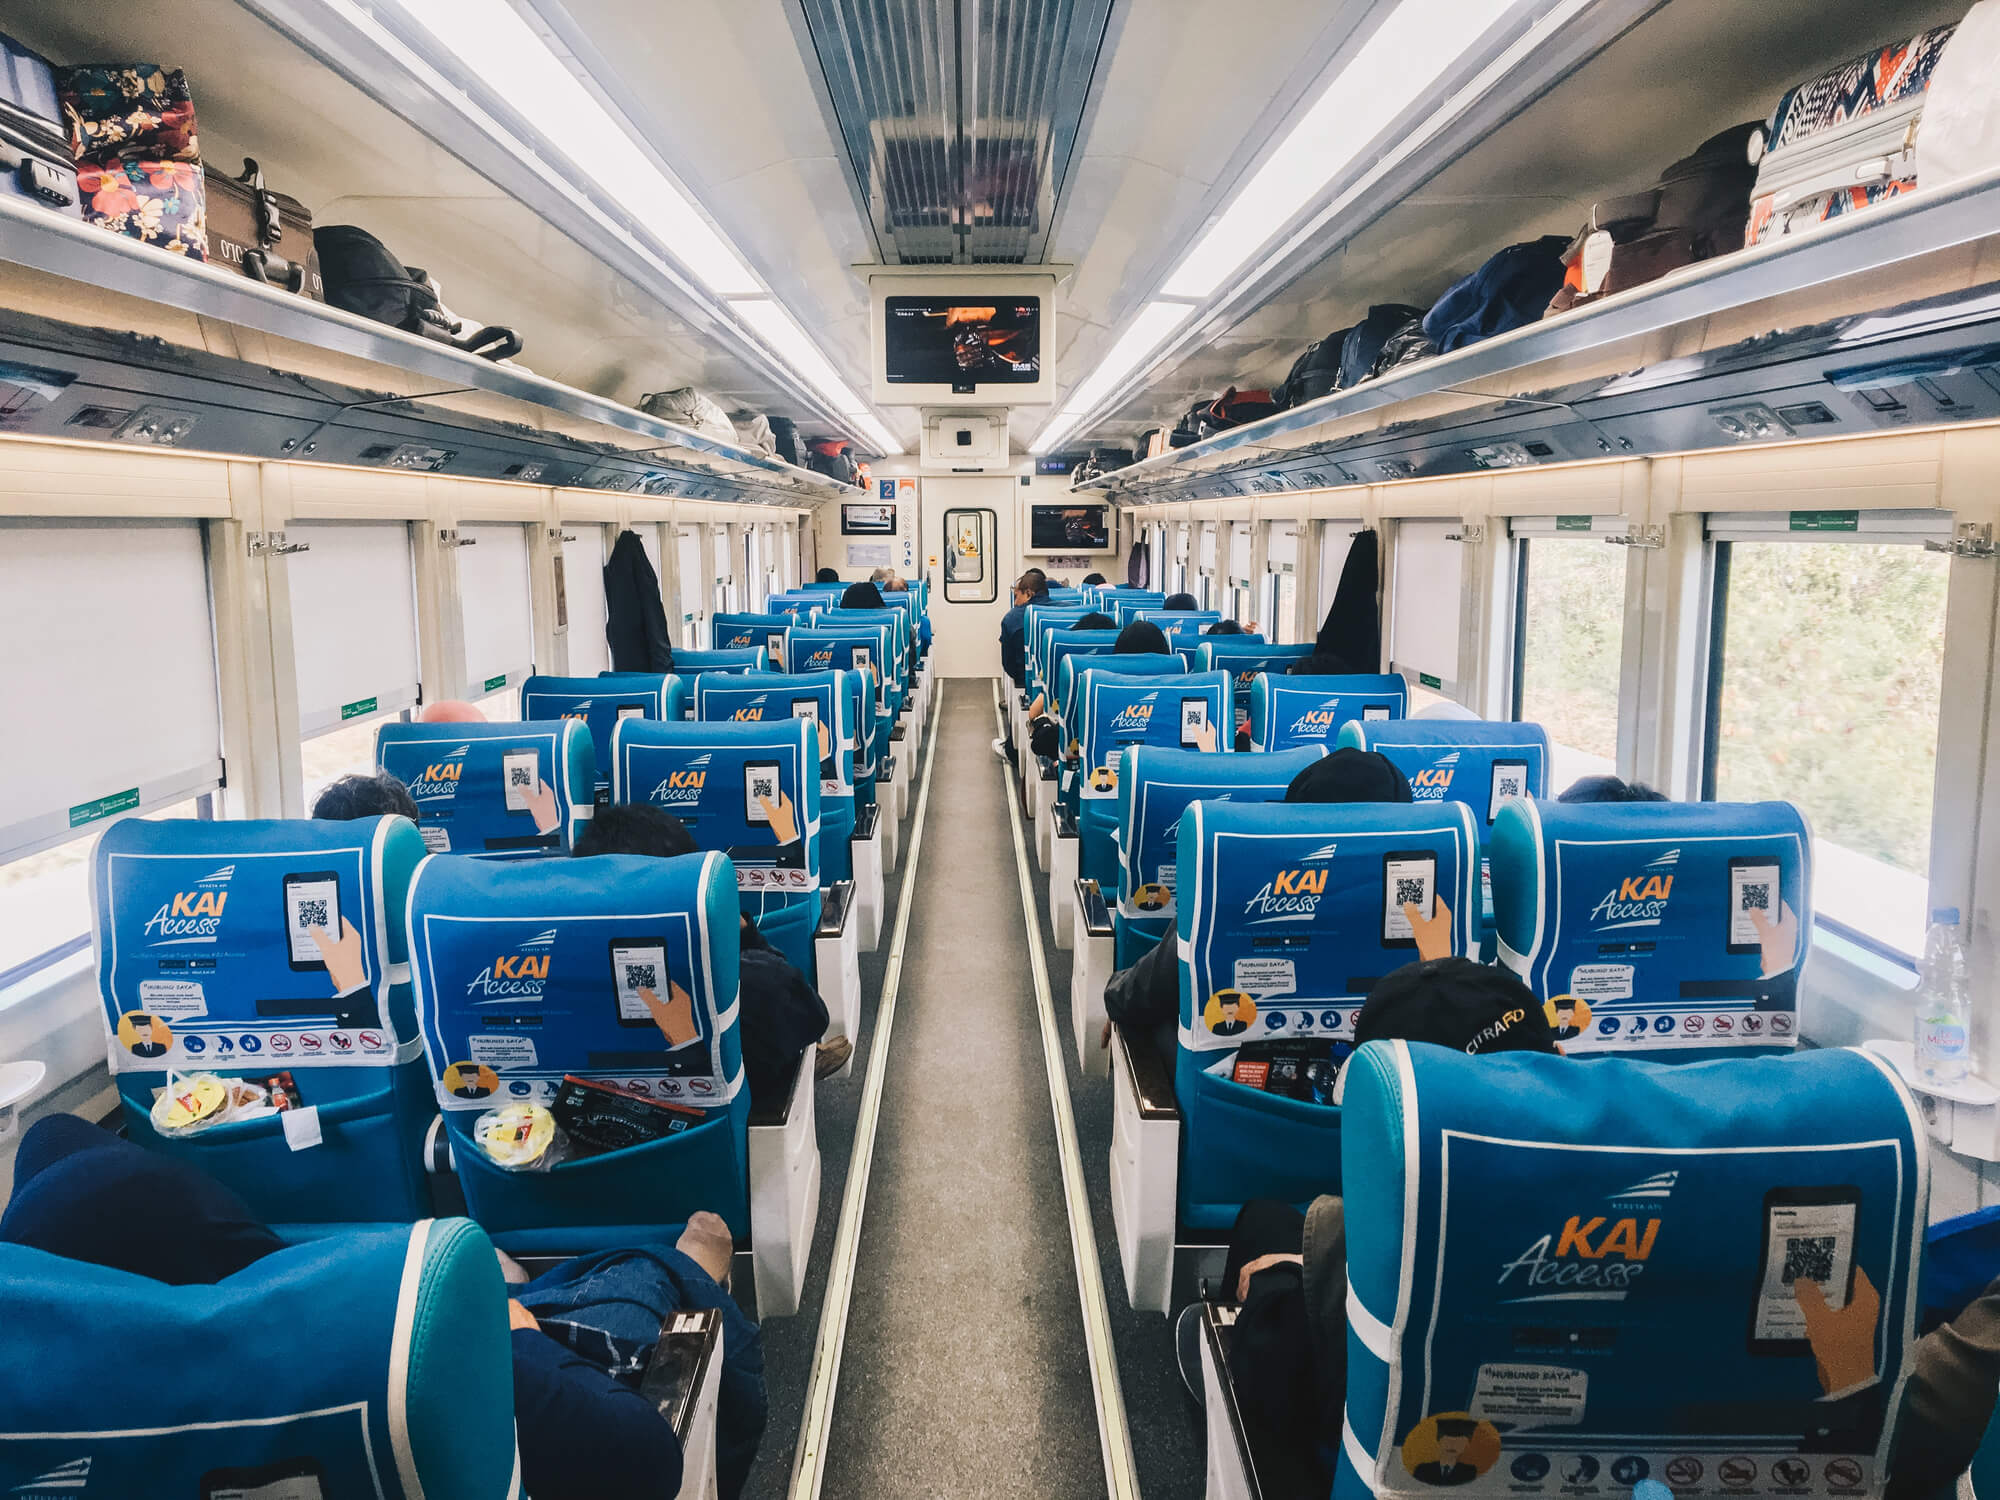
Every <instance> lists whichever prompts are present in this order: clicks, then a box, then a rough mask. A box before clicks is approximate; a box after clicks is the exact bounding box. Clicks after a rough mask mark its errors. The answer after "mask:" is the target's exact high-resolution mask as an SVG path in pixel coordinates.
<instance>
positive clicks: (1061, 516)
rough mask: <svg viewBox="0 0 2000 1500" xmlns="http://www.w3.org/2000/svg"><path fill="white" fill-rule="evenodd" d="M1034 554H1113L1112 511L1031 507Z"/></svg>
mask: <svg viewBox="0 0 2000 1500" xmlns="http://www.w3.org/2000/svg"><path fill="white" fill-rule="evenodd" d="M1028 550H1029V551H1030V552H1109V551H1110V550H1111V510H1110V507H1108V506H1103V505H1031V506H1029V507H1028Z"/></svg>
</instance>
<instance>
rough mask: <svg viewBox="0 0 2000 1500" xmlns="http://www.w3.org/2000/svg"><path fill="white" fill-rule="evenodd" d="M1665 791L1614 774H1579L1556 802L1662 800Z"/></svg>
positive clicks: (1665, 797) (1663, 799) (1665, 795)
mask: <svg viewBox="0 0 2000 1500" xmlns="http://www.w3.org/2000/svg"><path fill="white" fill-rule="evenodd" d="M1666 800H1667V794H1666V793H1665V792H1656V791H1654V790H1653V789H1652V788H1651V787H1649V786H1647V785H1646V783H1645V782H1643V781H1621V780H1619V778H1618V777H1616V776H1579V777H1578V778H1577V779H1576V780H1575V781H1572V782H1571V783H1570V784H1569V789H1568V790H1567V791H1565V792H1564V793H1563V794H1562V795H1561V796H1559V797H1557V798H1556V801H1558V802H1664V801H1666Z"/></svg>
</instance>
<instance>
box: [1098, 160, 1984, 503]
mask: <svg viewBox="0 0 2000 1500" xmlns="http://www.w3.org/2000/svg"><path fill="white" fill-rule="evenodd" d="M1996 226H2000V173H1991V174H1987V175H1983V176H1980V177H1977V178H1970V179H1967V180H1965V181H1963V182H1960V183H1955V184H1952V185H1951V186H1948V187H1943V188H1938V189H1932V190H1926V191H1924V192H1921V193H1916V194H1912V195H1910V196H1908V197H1906V198H1901V199H1898V200H1896V201H1894V202H1892V203H1890V204H1887V205H1885V206H1883V207H1880V208H1875V209H1871V210H1870V211H1869V212H1867V213H1865V214H1856V215H1853V216H1852V217H1847V218H1840V219H1836V220H1834V221H1833V222H1832V223H1830V224H1828V225H1826V226H1824V227H1823V228H1820V229H1818V230H1816V231H1814V232H1813V233H1811V234H1808V235H1803V236H1798V237H1795V238H1787V239H1782V240H1778V241H1775V242H1773V243H1771V244H1768V245H1764V246H1761V247H1758V248H1756V249H1751V250H1746V251H1744V252H1742V253H1741V254H1738V255H1731V256H1726V257H1722V258H1718V259H1716V260H1711V261H1706V262H1703V263H1702V264H1701V265H1700V266H1699V267H1698V268H1696V269H1693V270H1690V271H1687V272H1683V273H1679V274H1676V275H1672V276H1668V277H1666V278H1664V279H1662V280H1659V281H1655V282H1652V283H1649V284H1648V285H1646V286H1644V287H1640V288H1637V289H1635V290H1633V291H1630V292H1626V293H1622V294H1620V295H1618V296H1616V297H1611V298H1607V299H1606V300H1604V301H1602V302H1599V303H1595V304H1592V305H1591V306H1589V307H1586V308H1581V309H1578V310H1576V311H1574V312H1570V313H1567V314H1564V315H1562V316H1560V317H1556V318H1551V319H1548V320H1546V321H1544V322H1541V323H1537V324H1533V325H1531V326H1529V327H1526V328H1520V329H1516V330H1514V331H1513V332H1511V333H1506V334H1501V335H1499V336H1498V337H1495V338H1491V339H1488V340H1486V341H1484V342H1482V343H1478V344H1474V345H1471V346H1469V347H1467V348H1464V349H1459V350H1456V351H1454V352H1453V353H1450V354H1446V355H1441V356H1438V357H1436V358H1433V359H1428V360H1424V361H1422V362H1420V363H1417V364H1412V365H1410V366H1408V367H1407V368H1405V369H1402V370H1398V371H1396V372H1394V373H1392V374H1389V375H1386V376H1383V377H1382V378H1380V379H1377V380H1373V381H1369V382H1367V383H1366V384H1363V385H1359V386H1356V387H1353V388H1351V389H1348V390H1344V391H1340V392H1337V393H1335V394H1334V395H1331V396H1326V397H1323V398H1321V399H1320V400H1317V401H1310V402H1307V403H1304V404H1303V405H1300V406H1297V407H1294V408H1293V409H1291V410H1289V411H1284V412H1280V413H1278V414H1276V415H1275V416H1270V417H1266V418H1264V419H1262V420H1261V421H1257V422H1253V423H1249V424H1246V425H1245V426H1242V427H1238V428H1233V429H1231V430H1229V431H1227V432H1223V433H1218V434H1217V435H1216V436H1214V437H1211V438H1208V439H1205V440H1204V441H1202V442H1199V443H1195V444H1192V445H1190V446H1189V447H1186V448H1181V449H1177V450H1175V451H1173V452H1171V453H1165V454H1161V455H1159V456H1157V457H1154V458H1149V459H1146V460H1144V461H1142V462H1140V463H1136V464H1132V465H1130V466H1128V467H1126V468H1123V469H1117V470H1113V471H1111V472H1109V473H1107V474H1104V475H1102V476H1100V477H1098V478H1095V479H1091V480H1087V481H1085V482H1084V483H1082V484H1079V485H1077V486H1076V488H1077V489H1079V490H1091V489H1094V490H1102V491H1104V492H1106V493H1107V494H1108V495H1110V496H1111V498H1113V499H1114V500H1116V501H1118V502H1119V503H1121V504H1125V505H1148V504H1158V503H1162V502H1167V501H1183V500H1200V499H1214V498H1219V497H1229V496H1236V495H1254V494H1282V493H1286V492H1292V491H1301V490H1320V489H1337V488H1342V487H1345V486H1351V485H1362V484H1380V483H1385V482H1389V481H1393V480H1398V479H1419V478H1436V477H1446V476H1450V475H1459V474H1475V473H1480V472H1484V471H1489V470H1498V469H1519V468H1533V467H1536V466H1539V465H1544V464H1553V463H1574V462H1581V461H1589V460H1594V459H1604V458H1636V457H1645V456H1649V455H1659V454H1667V453H1682V452H1689V451H1693V450H1698V449H1705V448H1724V447H1736V446H1744V445H1749V444H1756V443H1771V442H1783V441H1787V440H1791V439H1795V438H1827V437H1835V436H1844V435H1859V434H1863V433H1871V432H1883V431H1893V430H1896V429H1898V428H1906V427H1913V426H1937V425H1943V424H1951V423H1957V422H1964V421H1992V420H1996V419H2000V263H1996V262H1995V261H1994V260H1993V259H1992V257H1991V256H1990V254H1988V253H1986V251H1985V247H1982V246H1980V245H1978V244H1976V243H1975V242H1979V241H1988V242H1989V243H1991V242H1993V241H1994V237H1995V235H1996Z"/></svg>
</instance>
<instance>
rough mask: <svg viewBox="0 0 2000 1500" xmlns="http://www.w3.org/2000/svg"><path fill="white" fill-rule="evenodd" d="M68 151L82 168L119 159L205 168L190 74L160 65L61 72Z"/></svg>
mask: <svg viewBox="0 0 2000 1500" xmlns="http://www.w3.org/2000/svg"><path fill="white" fill-rule="evenodd" d="M56 83H57V87H58V88H59V90H60V92H61V96H62V107H63V116H64V118H65V119H66V120H67V121H68V122H69V149H70V152H71V154H72V155H74V156H75V157H76V159H77V160H78V161H79V162H87V161H97V162H109V161H110V160H111V159H112V158H113V157H118V156H140V157H144V158H145V159H147V160H149V161H187V162H197V163H198V162H200V160H201V142H200V140H199V138H198V137H197V136H196V133H195V120H194V95H193V94H191V93H190V92H189V91H188V81H187V74H185V73H183V72H182V71H181V70H180V69H179V68H162V67H160V66H159V65H158V64H156V63H87V64H85V65H83V66H82V67H76V68H61V69H58V70H57V74H56Z"/></svg>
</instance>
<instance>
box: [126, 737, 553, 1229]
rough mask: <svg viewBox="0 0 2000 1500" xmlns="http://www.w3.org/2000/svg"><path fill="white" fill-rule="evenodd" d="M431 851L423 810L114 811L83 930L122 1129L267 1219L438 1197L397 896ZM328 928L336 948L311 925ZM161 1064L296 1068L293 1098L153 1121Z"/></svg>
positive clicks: (413, 1207)
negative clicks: (433, 1192) (189, 815)
mask: <svg viewBox="0 0 2000 1500" xmlns="http://www.w3.org/2000/svg"><path fill="white" fill-rule="evenodd" d="M437 727H439V728H444V729H460V730H463V729H466V728H468V727H478V726H468V725H464V724H450V725H440V726H437ZM493 727H495V728H498V727H500V726H497V725H496V726H493ZM576 734H577V735H578V736H579V737H583V730H582V728H581V726H578V727H577V729H576ZM496 779H497V777H496ZM423 858H424V845H423V840H422V839H421V838H420V837H419V836H418V833H417V830H416V828H415V826H414V825H413V824H411V823H410V821H409V820H408V819H407V818H397V817H385V818H357V819H355V820H354V821H352V822H312V821H308V820H305V819H298V820H286V821H272V822H262V821H252V820H247V819H246V820H241V821H222V822H204V821H197V820H179V819H175V820H168V821H160V822H150V821H147V820H145V819H141V818H128V819H125V820H124V821H122V822H118V823H115V824H113V825H112V826H111V827H110V828H108V829H107V830H106V831H105V834H104V837H103V838H102V839H101V840H100V841H99V843H98V846H97V853H96V858H95V862H94V870H93V881H94V889H93V895H94V900H93V902H92V908H93V920H94V923H95V930H94V934H93V937H94V943H95V951H96V959H97V977H98V990H99V995H100V998H101V1004H102V1006H103V1014H104V1018H105V1023H106V1029H107V1040H106V1051H107V1055H108V1058H109V1063H110V1068H111V1074H112V1078H113V1081H114V1082H115V1083H116V1085H117V1088H118V1096H119V1103H120V1105H121V1112H122V1114H123V1117H124V1120H125V1124H126V1127H127V1129H128V1130H129V1132H130V1134H131V1137H132V1139H133V1140H135V1141H137V1142H138V1143H139V1144H140V1145H142V1146H145V1147H146V1148H148V1149H149V1150H154V1151H159V1152H161V1153H163V1154H165V1155H168V1156H173V1157H177V1158H179V1159H181V1160H184V1161H186V1162H188V1163H190V1164H191V1165H193V1166H196V1167H199V1168H201V1169H202V1170H203V1171H205V1172H208V1173H209V1174H210V1175H211V1176H214V1177H216V1178H218V1179H220V1180H221V1181H222V1182H224V1183H226V1184H228V1186H229V1187H231V1188H233V1189H234V1190H235V1191H236V1192H237V1193H238V1194H239V1195H240V1196H241V1197H242V1198H243V1199H244V1200H245V1201H246V1202H248V1203H249V1204H250V1206H251V1207H252V1208H254V1209H255V1210H256V1211H257V1213H258V1214H259V1216H261V1217H262V1218H263V1219H265V1220H266V1221H267V1222H269V1223H274V1224H283V1223H294V1222H318V1223H325V1222H336V1223H337V1222H358V1221H370V1220H372V1221H392V1220H393V1221H401V1222H405V1223H407V1222H408V1221H410V1220H412V1219H416V1218H420V1217H422V1216H423V1215H425V1214H427V1213H428V1212H430V1196H429V1189H428V1185H427V1184H426V1182H425V1180H424V1173H423V1165H422V1161H423V1141H424V1133H425V1131H426V1130H427V1129H428V1128H429V1126H430V1124H431V1121H432V1120H433V1119H434V1118H435V1116H436V1113H437V1110H436V1106H435V1105H434V1104H433V1103H432V1101H431V1097H430V1087H429V1082H428V1078H427V1075H426V1072H425V1069H424V1064H423V1059H422V1056H421V1053H422V1051H423V1045H422V1042H421V1040H420V1037H419V1033H418V1030H417V1023H416V1012H415V1010H414V1008H413V1004H412V999H411V992H410V977H409V951H408V944H407V941H406V933H405V929H404V904H403V903H404V896H405V893H406V892H407V890H408V887H409V884H410V879H411V876H412V873H413V872H414V871H415V869H416V868H417V865H418V863H419V862H420V861H421V860H422V859H423ZM450 863H454V864H467V865H473V864H477V865H479V866H480V867H481V868H494V869H498V868H502V866H501V865H498V864H494V863H492V862H489V861H475V860H464V861H450ZM526 863H528V864H549V863H555V862H554V861H544V860H534V861H527V862H526ZM322 926H323V927H324V928H326V929H327V930H328V932H329V936H330V938H332V939H333V940H334V941H336V942H337V943H338V944H339V946H338V948H337V950H330V949H326V948H322V946H321V945H320V944H319V942H318V941H317V940H316V939H315V937H314V936H313V929H314V928H316V927H322ZM170 1069H171V1070H172V1071H173V1072H174V1073H177V1074H183V1075H185V1074H192V1073H197V1072H213V1073H215V1074H218V1075H220V1076H224V1077H251V1078H268V1077H270V1076H271V1075H273V1074H276V1073H280V1072H288V1073H291V1074H292V1075H293V1077H294V1081H295V1087H296V1091H297V1094H298V1095H299V1098H300V1102H301V1104H302V1106H303V1108H302V1110H301V1111H299V1112H298V1114H297V1116H296V1117H295V1118H292V1117H289V1115H288V1114H280V1113H279V1112H276V1111H272V1112H270V1113H263V1114H256V1115H248V1116H246V1117H244V1118H240V1119H229V1118H225V1119H222V1120H220V1121H218V1122H217V1123H215V1124H213V1125H210V1126H208V1127H207V1128H205V1129H200V1130H195V1131H187V1132H180V1131H169V1130H163V1129H161V1128H157V1127H156V1126H155V1125H154V1123H153V1114H154V1110H155V1107H156V1106H155V1099H156V1097H157V1096H158V1095H159V1094H160V1093H161V1091H162V1090H163V1089H164V1088H165V1087H166V1086H167V1085H168V1083H169V1070H170ZM308 1110H309V1111H312V1114H311V1115H310V1116H308V1115H307V1114H306V1113H305V1111H308ZM308 1119H310V1121H311V1126H309V1127H307V1128H304V1129H302V1128H301V1125H302V1122H304V1121H306V1120H308ZM312 1127H316V1134H317V1137H318V1139H317V1140H316V1141H314V1140H310V1139H308V1136H309V1135H311V1134H313V1133H315V1132H314V1131H313V1129H312ZM295 1140H296V1142H297V1145H296V1147H295V1146H294V1141H295Z"/></svg>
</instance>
